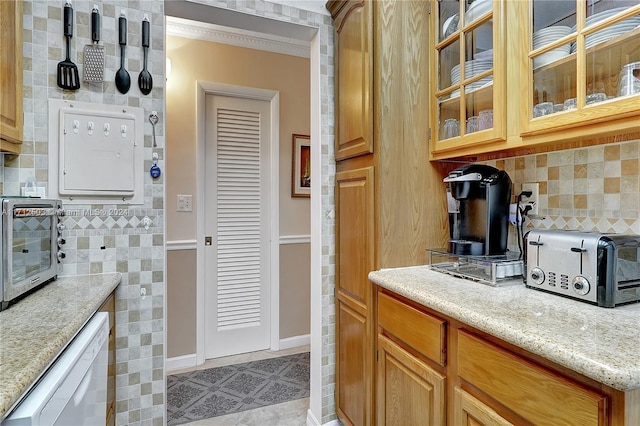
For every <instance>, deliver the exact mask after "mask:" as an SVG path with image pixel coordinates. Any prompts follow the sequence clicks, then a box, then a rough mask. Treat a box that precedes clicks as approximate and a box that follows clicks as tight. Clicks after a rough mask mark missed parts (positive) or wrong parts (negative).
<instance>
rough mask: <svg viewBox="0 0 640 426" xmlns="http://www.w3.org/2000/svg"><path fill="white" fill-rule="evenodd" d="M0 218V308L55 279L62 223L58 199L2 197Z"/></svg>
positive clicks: (60, 256) (61, 243)
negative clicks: (0, 239)
mask: <svg viewBox="0 0 640 426" xmlns="http://www.w3.org/2000/svg"><path fill="white" fill-rule="evenodd" d="M0 201H1V202H2V220H0V235H2V242H1V243H0V259H1V262H0V268H1V269H0V290H1V291H0V310H3V309H5V308H7V306H8V305H9V303H10V302H12V301H14V300H16V299H18V298H19V297H21V296H23V295H25V294H27V293H28V292H30V291H32V290H34V289H36V288H38V287H40V286H42V285H43V284H45V283H47V282H49V281H51V280H54V279H55V278H56V277H57V275H58V262H59V260H60V259H61V258H63V257H64V253H63V252H62V251H60V250H59V249H60V248H61V246H62V245H63V244H64V243H65V241H64V239H63V238H62V236H61V235H60V233H61V232H62V230H63V229H64V225H63V224H62V223H60V222H59V217H60V216H62V215H63V214H64V213H63V210H62V203H61V201H60V200H47V199H43V198H24V197H2V198H0Z"/></svg>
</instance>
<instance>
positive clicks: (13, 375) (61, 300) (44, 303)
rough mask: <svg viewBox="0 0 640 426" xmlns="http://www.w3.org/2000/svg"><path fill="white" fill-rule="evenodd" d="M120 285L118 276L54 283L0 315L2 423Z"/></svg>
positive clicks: (64, 280) (64, 279)
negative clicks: (17, 402) (10, 410)
mask: <svg viewBox="0 0 640 426" xmlns="http://www.w3.org/2000/svg"><path fill="white" fill-rule="evenodd" d="M121 279H122V276H121V275H120V274H119V273H113V274H95V275H79V276H69V277H58V279H57V280H55V281H53V282H51V283H49V284H47V285H45V286H44V287H43V288H41V289H40V290H37V291H36V292H34V293H33V294H30V295H29V296H27V297H25V298H24V299H22V300H20V301H19V302H17V303H15V304H14V305H11V306H9V308H7V309H5V310H4V311H2V312H0V419H2V418H4V417H5V415H6V414H7V413H8V410H9V409H11V408H12V406H13V405H14V404H15V403H16V401H18V400H19V399H20V398H21V396H22V395H23V394H24V393H25V392H26V391H27V390H28V389H29V388H30V387H31V385H32V384H33V383H34V382H35V381H36V380H37V379H38V377H39V376H40V375H41V374H42V372H43V371H44V370H45V369H46V368H47V367H48V366H49V364H51V362H52V361H53V360H54V359H55V358H56V357H57V356H58V355H59V354H60V352H61V351H62V350H63V349H64V348H65V347H66V345H67V344H68V343H69V342H70V341H71V339H72V338H73V337H74V336H75V335H76V333H77V332H78V331H79V330H80V329H81V328H82V326H84V324H85V323H86V322H87V321H88V320H89V318H91V316H92V315H93V314H94V313H95V312H96V311H97V310H98V308H100V306H101V305H102V303H103V302H104V300H105V299H106V298H107V297H108V296H109V294H111V292H112V291H113V290H114V289H115V288H116V287H117V286H118V284H120V281H121Z"/></svg>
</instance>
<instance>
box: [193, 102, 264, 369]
mask: <svg viewBox="0 0 640 426" xmlns="http://www.w3.org/2000/svg"><path fill="white" fill-rule="evenodd" d="M206 108H207V109H206V111H207V112H206V115H207V123H206V138H207V141H206V167H207V169H206V172H205V175H206V201H205V202H206V204H205V210H206V212H205V220H206V229H207V234H206V235H208V236H211V237H212V245H211V246H205V250H206V254H205V257H206V259H207V265H206V267H205V274H206V277H205V279H206V294H207V302H206V303H207V309H206V314H205V321H206V331H205V335H206V357H207V358H217V357H221V356H227V355H234V354H238V353H244V352H251V351H257V350H263V349H268V348H269V342H270V335H269V332H270V324H269V286H270V283H269V270H268V265H269V252H268V244H269V239H268V236H269V229H268V226H269V220H268V219H269V218H268V212H269V204H268V203H269V202H270V197H269V185H268V183H269V156H268V154H269V134H270V129H269V123H270V109H269V102H267V101H259V100H252V99H241V98H232V97H226V96H218V95H207V100H206Z"/></svg>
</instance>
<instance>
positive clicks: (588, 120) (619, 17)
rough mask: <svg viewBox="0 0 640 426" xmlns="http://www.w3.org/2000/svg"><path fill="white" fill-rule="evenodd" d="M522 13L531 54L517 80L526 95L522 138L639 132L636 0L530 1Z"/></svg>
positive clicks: (639, 39) (639, 31) (638, 11)
mask: <svg viewBox="0 0 640 426" xmlns="http://www.w3.org/2000/svg"><path fill="white" fill-rule="evenodd" d="M526 18H527V20H528V23H529V26H528V28H529V34H528V35H529V41H528V44H527V45H526V46H525V47H526V49H525V51H527V52H529V54H528V58H527V60H528V62H527V66H526V68H525V70H524V73H523V74H522V76H521V80H522V81H524V82H529V93H528V97H527V104H526V105H524V107H525V110H526V112H527V115H528V116H527V120H526V121H525V126H524V129H523V133H522V135H523V138H527V137H528V138H529V139H532V140H536V138H537V139H539V140H543V139H544V136H541V135H545V134H554V135H556V136H557V135H558V134H562V135H563V138H564V139H566V138H572V137H573V138H576V137H578V136H579V135H585V136H591V137H594V136H600V135H602V136H607V135H608V134H612V133H615V134H622V133H629V132H637V131H639V130H640V49H638V46H639V45H640V4H638V2H637V1H627V0H621V1H602V2H595V1H584V0H573V1H558V2H549V1H546V0H532V1H530V11H529V15H528V16H527V17H526ZM547 139H554V138H552V137H549V136H547ZM556 139H557V138H556Z"/></svg>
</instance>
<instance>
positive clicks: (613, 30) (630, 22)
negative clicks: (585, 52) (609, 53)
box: [571, 7, 640, 53]
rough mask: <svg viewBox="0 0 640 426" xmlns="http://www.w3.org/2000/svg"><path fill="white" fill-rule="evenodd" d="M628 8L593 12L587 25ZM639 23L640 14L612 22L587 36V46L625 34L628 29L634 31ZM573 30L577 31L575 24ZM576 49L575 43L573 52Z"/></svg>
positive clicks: (572, 48)
mask: <svg viewBox="0 0 640 426" xmlns="http://www.w3.org/2000/svg"><path fill="white" fill-rule="evenodd" d="M626 9H627V8H626V7H618V8H615V9H609V10H605V11H603V12H600V13H596V14H593V15H591V16H589V17H588V18H587V20H586V24H587V27H589V26H591V25H594V24H596V23H598V22H600V21H602V20H603V19H606V18H609V17H611V16H613V15H615V14H617V13H620V12H622V11H623V10H626ZM638 25H640V15H636V16H632V17H630V18H628V19H625V20H624V21H620V22H616V23H615V24H612V25H610V26H608V27H606V28H604V29H602V30H600V31H598V32H595V33H593V34H589V35H588V36H586V38H585V46H586V47H587V48H589V47H592V46H595V45H596V44H598V43H602V42H604V41H607V40H609V39H610V38H613V37H616V36H619V35H620V34H624V33H626V32H628V31H632V30H633V29H634V28H636V27H637V26H638ZM573 30H574V31H575V26H574V27H573ZM575 51H576V46H575V45H574V46H572V47H571V52H572V53H573V52H575Z"/></svg>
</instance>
